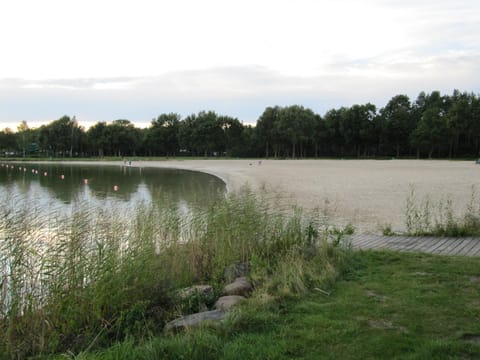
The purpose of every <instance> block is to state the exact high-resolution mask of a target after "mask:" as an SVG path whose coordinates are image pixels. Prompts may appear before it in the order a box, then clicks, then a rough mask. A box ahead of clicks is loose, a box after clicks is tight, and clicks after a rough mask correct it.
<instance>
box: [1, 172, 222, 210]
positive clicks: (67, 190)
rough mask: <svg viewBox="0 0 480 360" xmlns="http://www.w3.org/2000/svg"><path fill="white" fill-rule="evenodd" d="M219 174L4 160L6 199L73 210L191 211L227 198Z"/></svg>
mask: <svg viewBox="0 0 480 360" xmlns="http://www.w3.org/2000/svg"><path fill="white" fill-rule="evenodd" d="M225 191H226V186H225V184H224V183H223V182H222V181H221V180H220V179H218V178H216V177H214V176H212V175H208V174H204V173H199V172H193V171H186V170H173V169H155V168H137V167H128V166H95V165H87V166H86V165H59V164H40V163H0V199H1V200H2V202H4V205H6V204H5V203H6V202H11V204H10V205H13V206H15V204H22V205H23V206H25V204H26V205H27V206H28V204H31V206H32V207H35V208H36V209H37V210H40V212H41V211H42V209H45V211H48V212H51V211H60V212H61V213H68V212H69V211H71V209H72V208H73V207H74V206H76V205H78V204H83V205H84V206H85V205H87V206H88V207H94V208H101V209H102V208H104V209H111V208H115V209H116V210H120V211H121V210H126V211H128V210H129V209H131V208H132V207H135V206H137V205H138V204H139V203H147V204H148V203H151V202H155V203H157V204H158V203H160V202H165V203H168V204H175V205H176V206H178V208H179V209H183V211H188V209H189V208H192V207H202V206H207V205H208V204H209V203H211V202H212V201H214V200H215V199H218V198H219V196H223V195H224V194H225Z"/></svg>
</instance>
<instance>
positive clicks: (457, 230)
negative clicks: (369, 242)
mask: <svg viewBox="0 0 480 360" xmlns="http://www.w3.org/2000/svg"><path fill="white" fill-rule="evenodd" d="M405 227H406V231H407V235H414V236H427V235H433V236H450V237H460V236H480V205H479V199H478V196H477V193H476V189H475V187H474V186H472V190H471V195H470V200H469V202H468V204H466V205H465V209H464V211H463V213H455V211H454V203H453V200H452V198H451V197H450V196H445V197H444V198H442V199H440V200H439V201H436V202H434V201H432V200H431V198H430V196H428V195H427V196H425V197H423V198H418V196H417V194H416V192H415V187H414V186H411V187H410V193H409V195H408V197H407V199H406V204H405Z"/></svg>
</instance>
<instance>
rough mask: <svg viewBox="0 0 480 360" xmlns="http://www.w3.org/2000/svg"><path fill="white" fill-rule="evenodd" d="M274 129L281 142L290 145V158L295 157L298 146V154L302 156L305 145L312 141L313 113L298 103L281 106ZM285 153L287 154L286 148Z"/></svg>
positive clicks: (313, 131)
mask: <svg viewBox="0 0 480 360" xmlns="http://www.w3.org/2000/svg"><path fill="white" fill-rule="evenodd" d="M274 129H275V130H276V133H277V134H278V136H279V138H280V139H281V140H282V143H285V144H289V145H290V147H291V150H292V151H291V156H292V159H295V158H296V157H297V150H298V148H299V150H300V155H301V156H304V154H305V153H304V150H305V146H307V145H308V144H309V143H312V142H313V136H314V133H315V130H314V129H315V114H314V113H313V111H312V110H310V109H305V108H304V107H303V106H299V105H292V106H288V107H285V108H282V109H281V110H280V113H279V120H278V121H277V122H276V124H275V126H274ZM286 153H287V154H288V150H286Z"/></svg>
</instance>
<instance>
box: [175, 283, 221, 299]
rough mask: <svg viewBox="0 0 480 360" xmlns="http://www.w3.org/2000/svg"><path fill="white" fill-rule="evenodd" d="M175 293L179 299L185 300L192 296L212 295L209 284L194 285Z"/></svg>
mask: <svg viewBox="0 0 480 360" xmlns="http://www.w3.org/2000/svg"><path fill="white" fill-rule="evenodd" d="M176 295H177V297H178V298H179V299H180V300H187V299H189V298H191V297H194V296H198V297H201V298H210V297H213V288H212V287H211V286H210V285H194V286H191V287H188V288H185V289H182V290H179V291H177V294H176Z"/></svg>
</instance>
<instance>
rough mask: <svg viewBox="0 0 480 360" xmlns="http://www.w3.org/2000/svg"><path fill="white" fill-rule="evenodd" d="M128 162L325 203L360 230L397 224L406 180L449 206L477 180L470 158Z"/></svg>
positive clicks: (461, 201)
mask: <svg viewBox="0 0 480 360" xmlns="http://www.w3.org/2000/svg"><path fill="white" fill-rule="evenodd" d="M95 164H109V165H112V162H105V163H103V162H95ZM119 164H123V163H120V162H119ZM132 166H143V167H164V168H178V169H191V170H198V171H203V172H207V173H210V174H213V175H216V176H218V177H220V178H222V179H223V180H224V181H225V182H226V183H227V186H228V188H229V190H237V189H239V188H240V187H241V186H242V185H244V184H249V185H250V186H251V187H252V188H253V189H255V190H257V191H268V192H269V193H270V192H271V193H274V192H276V193H279V194H282V196H284V197H285V198H286V199H289V200H287V201H288V202H291V201H295V202H296V203H298V204H299V205H301V206H302V207H304V208H306V209H312V208H315V207H318V208H320V209H321V210H322V211H323V210H324V209H325V208H327V207H328V209H329V210H330V212H331V213H332V215H331V219H332V221H333V222H334V223H337V224H346V223H348V222H350V223H352V224H353V225H355V226H356V227H357V228H358V230H359V231H361V232H378V229H379V227H380V226H381V225H383V224H391V225H392V227H393V229H395V230H402V229H403V228H404V212H405V202H406V199H407V197H408V194H409V192H410V188H411V186H412V185H413V186H414V187H415V191H416V193H417V195H418V197H419V198H423V197H424V196H426V195H428V196H430V197H431V199H432V200H433V201H438V200H440V199H442V198H443V199H445V198H446V197H447V196H450V197H451V199H452V200H453V202H454V207H455V209H456V210H457V211H464V209H465V207H466V204H468V203H469V201H470V198H471V194H472V185H476V186H477V187H479V184H480V165H476V164H475V162H473V161H426V160H262V163H261V165H259V162H258V160H184V161H178V160H170V161H149V162H146V161H145V162H144V161H138V162H133V164H132ZM478 191H479V192H480V187H479V189H478ZM477 205H478V204H477Z"/></svg>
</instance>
